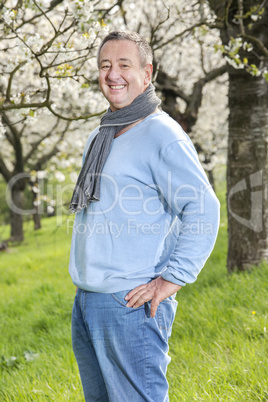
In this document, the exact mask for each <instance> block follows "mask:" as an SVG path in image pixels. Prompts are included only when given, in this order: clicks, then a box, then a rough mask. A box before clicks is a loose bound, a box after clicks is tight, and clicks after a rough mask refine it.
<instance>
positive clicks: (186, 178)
mask: <svg viewBox="0 0 268 402" xmlns="http://www.w3.org/2000/svg"><path fill="white" fill-rule="evenodd" d="M97 133H98V128H97V129H95V130H94V131H93V132H92V133H91V134H90V136H89V138H88V141H87V145H86V148H85V152H84V155H85V153H86V151H87V149H88V147H89V145H90V142H91V141H92V139H93V138H94V136H95V135H96V134H97ZM100 197H101V198H100V201H98V202H93V203H91V204H90V205H89V207H88V208H87V209H86V210H83V211H82V212H80V213H77V214H76V217H75V222H74V227H73V236H72V245H71V256H70V265H69V272H70V275H71V277H72V280H73V283H74V284H75V285H77V286H78V287H80V288H82V289H84V290H89V291H93V292H103V293H113V292H117V291H121V290H128V289H133V288H134V287H136V286H138V285H141V284H143V283H147V282H149V281H150V280H152V279H153V278H155V277H157V276H159V275H161V276H162V277H163V278H164V279H166V280H168V281H170V282H174V283H176V284H179V285H185V284H186V283H192V282H194V281H195V280H196V277H197V275H198V273H199V272H200V270H201V268H202V267H203V266H204V264H205V262H206V260H207V258H208V256H209V255H210V253H211V251H212V249H213V246H214V243H215V240H216V236H217V232H218V226H219V202H218V200H217V198H216V196H215V194H214V192H213V190H212V188H211V186H210V184H209V182H208V180H207V177H206V174H205V172H204V171H203V168H202V167H201V165H200V163H199V160H198V156H197V153H196V151H195V149H194V147H193V144H192V142H191V140H190V139H189V137H188V136H187V135H186V134H185V133H184V131H183V130H182V128H181V127H180V126H179V124H177V123H176V122H175V121H174V120H173V119H172V118H171V117H169V116H168V115H167V114H166V113H164V112H159V113H155V114H152V115H150V116H148V117H147V118H146V119H145V120H143V121H142V122H141V123H139V124H138V125H136V126H135V127H133V128H131V129H129V130H128V131H127V132H126V133H124V134H122V135H120V136H119V137H117V138H115V139H114V141H113V143H112V148H111V151H110V154H109V157H108V159H107V161H106V163H105V165H104V169H103V172H102V177H101V192H100Z"/></svg>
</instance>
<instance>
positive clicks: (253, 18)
mask: <svg viewBox="0 0 268 402" xmlns="http://www.w3.org/2000/svg"><path fill="white" fill-rule="evenodd" d="M209 5H210V7H211V9H212V10H213V11H214V12H215V14H216V23H217V26H218V27H219V28H220V35H221V40H222V44H223V46H222V52H223V54H224V55H225V58H226V59H227V61H228V63H229V64H228V76H229V92H228V98H229V109H230V114H229V140H228V162H227V166H228V169H227V192H228V232H229V247H228V270H229V271H230V272H232V271H234V270H236V269H238V270H245V269H247V268H248V267H249V266H252V265H253V264H258V263H260V262H261V261H262V260H263V259H267V258H268V208H267V205H268V204H267V188H268V187H267V184H268V152H267V147H268V82H267V81H268V73H267V70H268V30H267V26H268V2H267V1H252V0H233V1H232V0H229V1H214V0H210V1H209Z"/></svg>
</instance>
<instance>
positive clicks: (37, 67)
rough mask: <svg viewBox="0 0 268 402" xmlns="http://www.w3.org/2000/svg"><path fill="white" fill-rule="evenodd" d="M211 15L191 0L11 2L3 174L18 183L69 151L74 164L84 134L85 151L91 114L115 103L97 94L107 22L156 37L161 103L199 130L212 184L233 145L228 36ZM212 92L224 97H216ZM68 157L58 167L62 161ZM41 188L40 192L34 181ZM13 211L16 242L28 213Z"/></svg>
mask: <svg viewBox="0 0 268 402" xmlns="http://www.w3.org/2000/svg"><path fill="white" fill-rule="evenodd" d="M93 5H94V6H93ZM207 9H208V8H207ZM205 11H206V10H204V7H203V5H202V6H200V5H199V4H198V3H196V2H195V1H193V0H191V1H189V2H187V4H185V2H184V1H178V2H175V3H174V1H171V0H166V1H165V3H163V2H162V1H160V0H154V1H151V2H150V4H149V3H146V4H145V3H144V1H141V0H137V2H136V3H135V4H134V3H133V2H132V1H130V0H121V1H109V2H107V1H105V2H104V1H97V2H96V3H93V2H92V1H89V0H81V1H75V0H70V1H68V2H67V1H60V0H57V1H51V2H50V1H46V0H43V1H41V0H40V1H36V0H27V1H19V2H17V1H12V0H7V1H5V2H4V3H3V4H2V9H1V16H2V22H3V25H2V34H3V35H2V38H3V39H2V41H1V42H0V43H1V55H3V57H1V59H0V69H1V73H2V74H1V76H0V88H1V92H2V98H1V104H0V112H1V114H2V124H3V126H2V136H3V138H4V139H5V141H4V144H3V148H2V149H1V154H0V168H1V169H0V173H2V176H3V177H4V178H5V180H6V181H7V182H9V183H10V180H11V178H13V177H17V174H21V173H26V172H27V173H29V172H30V171H31V170H39V169H43V168H44V167H45V166H46V165H47V164H48V162H50V163H51V161H52V160H54V161H55V157H56V156H60V154H62V155H65V158H64V162H65V166H66V163H68V160H70V159H69V153H70V151H71V154H72V155H73V154H74V153H75V149H74V147H75V145H76V144H77V143H78V141H77V139H79V138H83V140H82V142H81V143H80V144H79V147H80V151H79V152H78V153H80V154H81V151H82V148H83V145H82V144H84V143H85V135H86V136H87V133H88V132H89V131H90V122H91V118H92V117H94V116H97V115H99V114H100V113H102V111H103V110H104V109H105V107H106V105H107V103H106V102H105V101H104V100H103V98H102V97H101V95H100V94H99V90H98V85H97V71H96V64H95V63H96V60H95V56H96V48H97V45H98V43H99V39H100V36H101V34H102V33H105V31H106V30H107V27H106V26H105V23H104V21H106V22H107V23H109V29H110V30H111V29H118V28H119V29H128V30H135V31H137V32H140V33H141V34H142V35H144V36H145V37H146V38H147V39H148V40H149V42H150V43H151V45H152V48H153V51H154V57H155V66H154V67H155V69H154V71H155V75H154V84H155V86H156V88H157V90H158V92H159V95H160V96H161V97H162V99H163V109H164V110H165V111H167V112H168V113H169V114H170V115H171V116H172V117H174V118H175V119H176V120H177V121H178V122H179V123H180V124H181V125H182V126H183V128H184V129H185V130H186V131H187V132H188V133H191V137H192V139H193V141H194V143H195V146H196V148H197V150H198V152H199V155H200V159H201V161H202V162H203V165H204V167H205V169H206V170H207V171H208V173H209V175H210V180H211V182H212V183H213V175H212V171H213V167H214V166H215V164H216V163H217V161H218V160H219V158H218V153H219V151H221V150H222V148H224V146H225V144H224V139H225V135H224V133H225V132H226V129H225V126H224V123H225V120H226V100H225V99H226V98H225V93H226V79H225V78H224V76H223V74H224V72H225V71H226V66H225V61H224V60H222V59H221V55H220V54H219V53H215V50H214V46H216V45H218V46H219V45H220V38H219V35H217V34H211V33H210V31H209V29H208V28H207V25H209V24H213V23H214V22H213V19H211V21H210V20H209V18H208V13H206V12H205ZM213 94H214V96H216V94H217V99H220V100H221V102H218V103H217V102H215V101H213V99H212V95H213ZM212 104H213V107H211V105H212ZM200 108H202V114H201V115H200V114H199V113H198V112H199V110H200ZM67 123H68V126H67ZM74 133H75V138H76V141H74V140H73V136H74ZM219 133H220V134H221V135H218V134H219ZM11 151H12V153H13V155H14V157H13V158H10V154H11ZM10 159H11V160H10ZM60 161H61V158H58V160H56V162H55V163H57V164H58V165H59V166H61V165H60ZM74 168H75V166H74ZM25 183H26V182H25V179H24V180H20V181H19V180H18V181H17V182H16V186H13V192H14V193H13V194H12V200H13V201H14V204H15V205H18V206H19V205H21V203H22V194H23V191H24V188H25ZM33 191H34V194H37V191H38V189H37V187H36V186H35V184H34V186H33ZM35 202H38V200H35ZM37 207H38V206H37ZM13 212H14V211H12V213H13ZM12 213H11V215H12ZM12 216H13V219H12V220H11V223H12V226H13V229H14V230H13V229H12V231H11V232H12V237H13V238H15V239H16V240H18V239H21V238H22V217H21V216H20V217H19V216H18V214H17V215H16V214H15V215H14V214H13V215H12ZM35 216H36V214H35ZM15 222H16V224H15ZM37 225H38V222H37ZM19 228H20V229H19Z"/></svg>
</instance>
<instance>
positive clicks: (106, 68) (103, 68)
mask: <svg viewBox="0 0 268 402" xmlns="http://www.w3.org/2000/svg"><path fill="white" fill-rule="evenodd" d="M109 68H110V66H109V65H108V64H104V65H103V66H101V70H104V71H106V70H108V69H109Z"/></svg>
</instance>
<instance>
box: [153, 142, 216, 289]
mask: <svg viewBox="0 0 268 402" xmlns="http://www.w3.org/2000/svg"><path fill="white" fill-rule="evenodd" d="M154 172H155V174H154V176H155V181H156V184H157V187H158V191H159V192H160V193H161V197H162V199H163V200H164V202H165V204H166V206H167V208H169V210H170V213H171V215H172V216H174V219H176V220H178V221H177V222H178V223H179V225H178V227H179V230H178V235H177V240H176V245H175V248H174V250H173V252H172V254H171V255H170V259H169V261H168V263H167V265H166V268H165V270H164V271H163V272H162V273H161V276H162V277H163V278H164V279H165V280H167V281H170V282H173V283H176V284H178V285H181V286H183V285H185V284H186V283H192V282H194V281H195V280H196V278H197V275H198V274H199V272H200V271H201V269H202V267H203V266H204V264H205V262H206V260H207V258H208V257H209V255H210V253H211V251H212V250H213V247H214V244H215V241H216V237H217V233H218V228H219V206H220V204H219V201H218V199H217V197H216V195H215V193H214V191H213V189H212V187H211V185H210V184H209V182H208V179H207V176H206V174H205V172H204V170H203V168H202V166H201V164H200V162H199V159H198V155H197V153H196V150H195V149H194V146H193V144H192V143H191V141H190V140H179V141H175V142H172V143H171V144H169V145H168V146H167V147H166V148H165V149H164V150H163V151H162V152H161V153H160V154H159V158H158V160H157V166H155V169H154Z"/></svg>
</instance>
